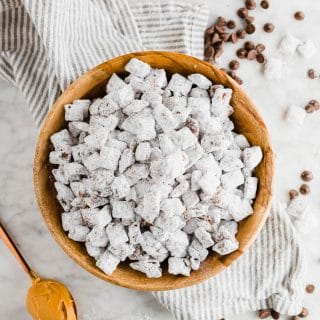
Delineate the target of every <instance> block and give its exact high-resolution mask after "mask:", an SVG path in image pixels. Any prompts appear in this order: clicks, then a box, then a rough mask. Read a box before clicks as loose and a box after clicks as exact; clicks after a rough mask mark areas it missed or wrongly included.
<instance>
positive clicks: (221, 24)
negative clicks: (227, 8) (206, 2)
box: [215, 17, 227, 27]
mask: <svg viewBox="0 0 320 320" xmlns="http://www.w3.org/2000/svg"><path fill="white" fill-rule="evenodd" d="M226 25H227V21H226V19H225V18H223V17H218V18H217V20H216V22H215V26H217V27H225V26H226Z"/></svg>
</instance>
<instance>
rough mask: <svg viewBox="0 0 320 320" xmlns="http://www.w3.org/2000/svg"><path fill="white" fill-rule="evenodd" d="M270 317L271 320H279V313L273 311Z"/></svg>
mask: <svg viewBox="0 0 320 320" xmlns="http://www.w3.org/2000/svg"><path fill="white" fill-rule="evenodd" d="M271 317H272V319H276V320H277V319H280V313H279V312H277V311H275V310H271Z"/></svg>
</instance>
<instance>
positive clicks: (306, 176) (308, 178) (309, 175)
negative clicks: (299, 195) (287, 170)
mask: <svg viewBox="0 0 320 320" xmlns="http://www.w3.org/2000/svg"><path fill="white" fill-rule="evenodd" d="M301 179H302V180H303V181H306V182H309V181H311V180H312V179H313V173H312V172H311V171H309V170H304V171H303V172H302V173H301Z"/></svg>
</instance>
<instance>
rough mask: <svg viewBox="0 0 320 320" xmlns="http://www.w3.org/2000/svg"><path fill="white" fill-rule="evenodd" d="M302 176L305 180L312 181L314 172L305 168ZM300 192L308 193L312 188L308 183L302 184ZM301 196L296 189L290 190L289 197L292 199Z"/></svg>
mask: <svg viewBox="0 0 320 320" xmlns="http://www.w3.org/2000/svg"><path fill="white" fill-rule="evenodd" d="M300 178H301V180H302V181H304V182H310V181H311V180H313V173H312V172H311V171H310V170H304V171H302V172H301V174H300ZM299 191H300V194H302V195H308V194H310V192H311V188H310V186H309V185H308V184H307V183H303V184H301V186H300V188H299ZM298 196H299V192H298V191H297V190H295V189H291V190H290V191H289V198H290V200H293V199H295V198H297V197H298Z"/></svg>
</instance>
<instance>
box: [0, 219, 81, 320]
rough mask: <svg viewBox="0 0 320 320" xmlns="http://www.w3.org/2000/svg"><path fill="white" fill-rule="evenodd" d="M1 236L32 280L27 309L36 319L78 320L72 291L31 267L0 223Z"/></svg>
mask: <svg viewBox="0 0 320 320" xmlns="http://www.w3.org/2000/svg"><path fill="white" fill-rule="evenodd" d="M0 238H1V239H2V240H3V241H4V243H5V244H6V246H7V247H8V248H9V250H10V251H11V252H12V253H13V255H14V256H15V257H16V259H17V260H18V262H19V263H20V265H21V266H22V268H23V270H24V271H25V272H26V273H27V274H28V275H29V277H30V278H31V280H32V286H31V287H30V289H29V291H28V295H27V300H26V304H27V309H28V311H29V313H30V314H31V315H32V318H33V319H34V320H76V319H77V313H76V306H75V303H74V300H73V298H72V296H71V293H70V292H69V291H68V289H67V288H66V287H65V286H64V285H63V284H62V283H60V282H58V281H55V280H49V279H46V280H44V279H40V277H39V276H38V275H37V274H36V273H35V272H34V271H33V270H31V268H30V267H29V265H28V264H27V262H26V261H25V260H24V258H23V256H22V254H21V253H20V252H19V250H18V248H17V247H16V246H15V244H14V243H13V241H12V240H11V239H10V237H9V235H8V233H7V232H6V231H5V229H4V227H3V226H2V225H1V223H0Z"/></svg>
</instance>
